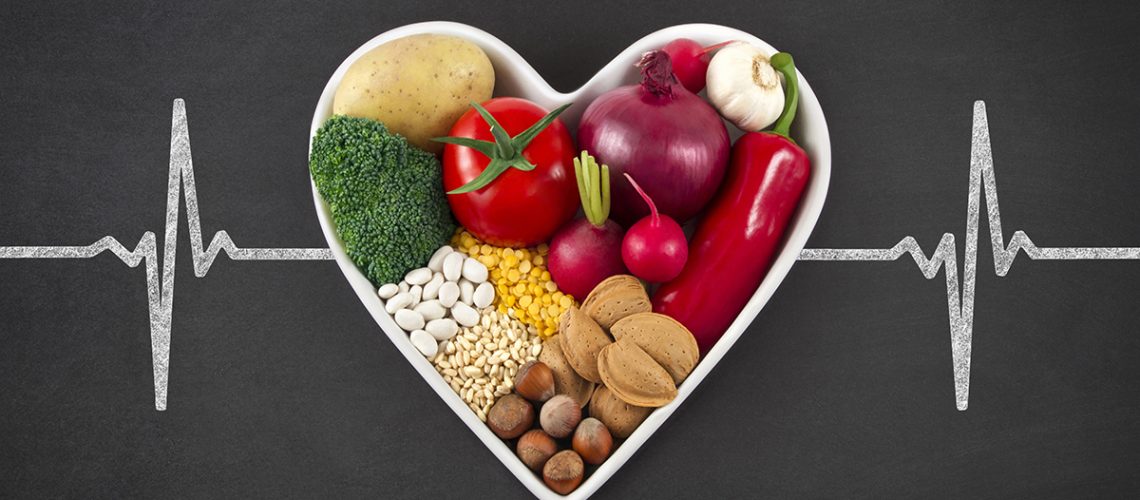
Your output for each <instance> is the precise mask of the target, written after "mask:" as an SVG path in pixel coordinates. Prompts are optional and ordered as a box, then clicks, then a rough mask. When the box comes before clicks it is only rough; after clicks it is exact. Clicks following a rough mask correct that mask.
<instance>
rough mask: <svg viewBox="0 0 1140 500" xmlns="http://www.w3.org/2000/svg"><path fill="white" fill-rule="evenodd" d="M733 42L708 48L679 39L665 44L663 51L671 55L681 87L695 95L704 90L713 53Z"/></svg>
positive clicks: (689, 40) (674, 72)
mask: <svg viewBox="0 0 1140 500" xmlns="http://www.w3.org/2000/svg"><path fill="white" fill-rule="evenodd" d="M729 43H732V42H723V43H718V44H716V45H710V46H708V47H701V44H699V43H697V42H696V41H694V40H691V39H688V38H678V39H676V40H673V41H672V42H669V43H667V44H665V46H664V47H662V48H661V50H664V51H665V53H666V54H669V60H670V61H672V62H673V74H675V75H677V79H678V80H680V81H681V85H684V86H685V88H687V89H689V92H692V93H694V94H696V93H698V92H700V91H701V90H704V88H705V73H707V72H708V70H709V60H711V59H712V52H713V51H715V50H716V49H719V48H721V47H724V46H725V45H726V44H729Z"/></svg>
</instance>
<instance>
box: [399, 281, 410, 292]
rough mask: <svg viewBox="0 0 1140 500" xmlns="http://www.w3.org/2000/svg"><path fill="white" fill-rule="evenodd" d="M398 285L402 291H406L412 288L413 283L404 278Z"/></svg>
mask: <svg viewBox="0 0 1140 500" xmlns="http://www.w3.org/2000/svg"><path fill="white" fill-rule="evenodd" d="M396 286H397V287H399V289H400V293H404V292H406V291H408V290H410V289H411V288H412V285H409V284H408V282H407V281H404V280H400V284H398V285H396Z"/></svg>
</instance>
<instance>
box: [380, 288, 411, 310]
mask: <svg viewBox="0 0 1140 500" xmlns="http://www.w3.org/2000/svg"><path fill="white" fill-rule="evenodd" d="M411 304H412V296H411V295H410V294H408V292H402V293H397V294H396V295H395V296H394V297H392V298H390V299H388V302H385V303H384V310H385V311H388V314H396V311H399V310H401V309H403V308H405V307H408V306H409V305H411Z"/></svg>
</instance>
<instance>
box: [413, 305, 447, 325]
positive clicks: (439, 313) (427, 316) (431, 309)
mask: <svg viewBox="0 0 1140 500" xmlns="http://www.w3.org/2000/svg"><path fill="white" fill-rule="evenodd" d="M414 310H415V311H416V312H418V313H420V316H423V317H424V320H426V321H431V320H433V319H440V318H442V317H444V316H445V315H447V309H446V308H444V307H443V306H442V305H440V303H439V301H438V300H425V301H423V302H420V303H419V304H418V305H416V307H415V309H414Z"/></svg>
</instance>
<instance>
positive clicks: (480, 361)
mask: <svg viewBox="0 0 1140 500" xmlns="http://www.w3.org/2000/svg"><path fill="white" fill-rule="evenodd" d="M441 346H442V347H441V349H440V351H439V352H438V353H436V354H435V355H434V357H432V358H431V363H432V365H434V366H435V369H436V371H438V372H439V374H440V375H442V376H443V379H444V380H445V381H446V382H447V383H448V385H450V386H451V388H452V390H454V391H455V392H456V394H459V397H460V398H462V399H463V401H464V402H465V403H467V406H468V407H470V408H471V411H474V412H475V415H476V416H478V417H479V420H482V421H484V422H486V421H487V413H488V412H489V411H490V410H491V407H492V406H494V405H495V402H496V401H498V399H499V398H500V397H502V396H505V395H507V394H510V392H511V389H512V388H513V387H514V377H515V375H516V374H517V373H518V371H519V368H520V367H521V366H523V365H524V364H525V363H526V362H528V361H530V360H533V359H535V358H536V357H538V355H539V354H540V353H541V352H542V339H541V338H539V337H538V334H537V331H536V329H535V327H533V326H528V325H524V324H523V323H522V322H520V321H519V320H517V319H514V318H512V317H510V316H509V315H507V314H502V313H499V312H498V311H496V310H494V309H486V310H484V311H483V314H482V316H481V317H480V320H479V322H478V323H477V324H475V325H472V326H465V327H464V328H463V329H462V330H461V331H460V332H459V333H458V334H457V335H455V337H454V338H452V339H450V340H445V341H444V342H443V343H442V344H441Z"/></svg>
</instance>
